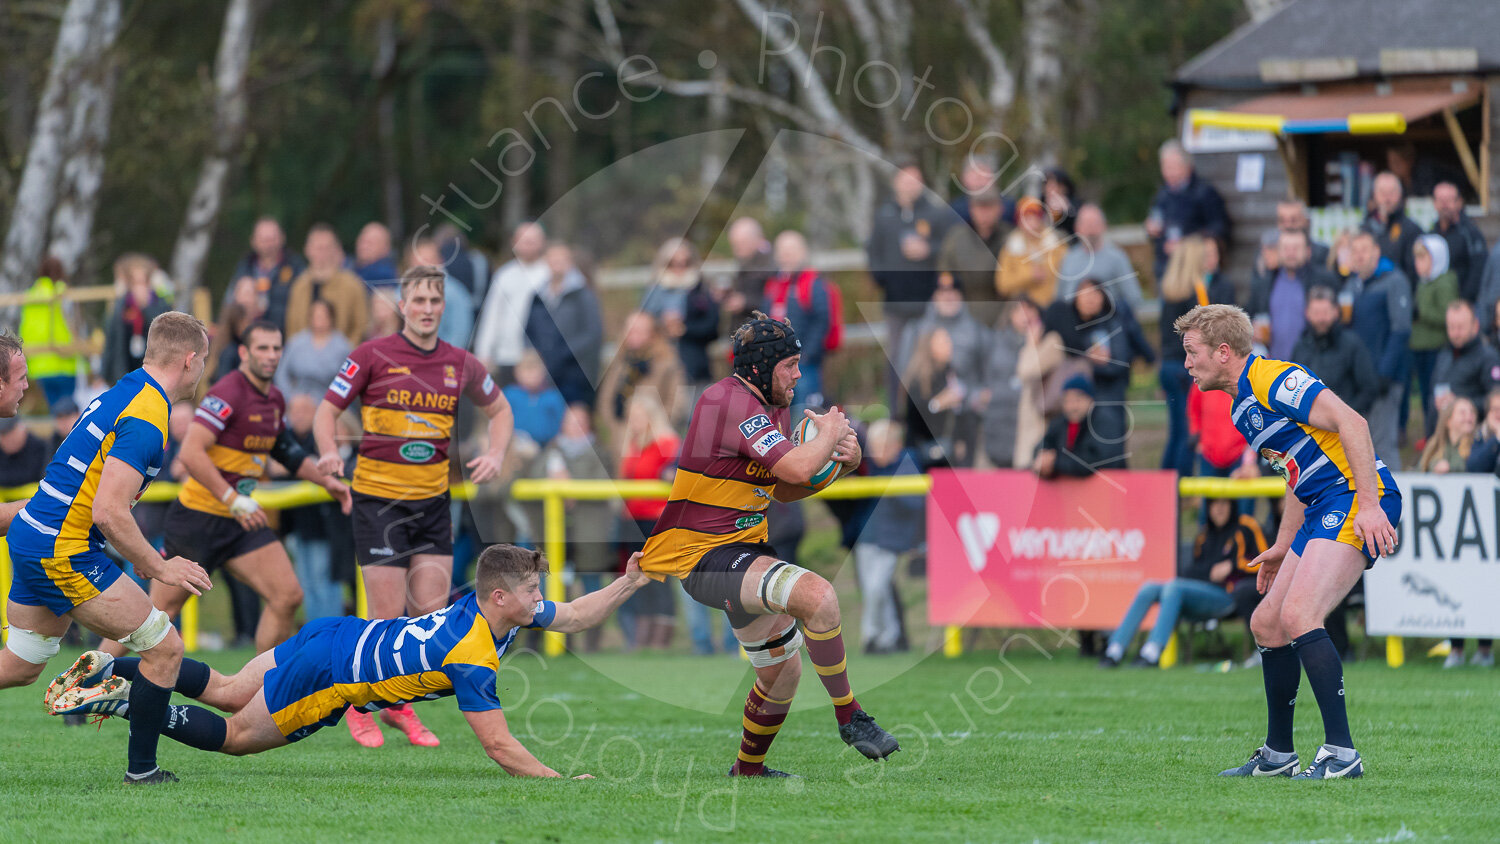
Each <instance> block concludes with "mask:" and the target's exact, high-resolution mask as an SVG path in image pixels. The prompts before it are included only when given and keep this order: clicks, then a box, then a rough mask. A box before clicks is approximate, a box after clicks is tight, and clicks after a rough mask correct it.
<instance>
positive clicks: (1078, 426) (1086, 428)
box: [1031, 375, 1126, 478]
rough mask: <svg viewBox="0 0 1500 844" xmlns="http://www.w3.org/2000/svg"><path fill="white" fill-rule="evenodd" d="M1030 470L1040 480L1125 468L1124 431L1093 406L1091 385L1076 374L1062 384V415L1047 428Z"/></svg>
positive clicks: (1113, 418)
mask: <svg viewBox="0 0 1500 844" xmlns="http://www.w3.org/2000/svg"><path fill="white" fill-rule="evenodd" d="M1031 468H1032V470H1033V471H1035V472H1036V473H1037V474H1038V475H1041V476H1042V477H1043V478H1058V477H1070V478H1086V477H1088V476H1090V475H1092V474H1094V472H1095V471H1097V470H1099V469H1124V468H1126V467H1125V429H1124V427H1123V426H1122V425H1121V424H1120V419H1119V417H1118V416H1117V415H1116V414H1113V413H1102V412H1100V409H1099V408H1098V407H1097V406H1096V405H1095V404H1094V385H1093V384H1092V383H1090V382H1089V379H1088V378H1085V377H1084V376H1082V375H1075V376H1073V377H1072V378H1070V379H1068V382H1067V383H1066V384H1064V385H1063V393H1062V413H1061V414H1060V415H1058V417H1057V418H1056V419H1053V420H1052V422H1051V423H1050V424H1048V425H1047V433H1046V434H1044V435H1043V436H1042V442H1041V444H1040V445H1038V446H1037V452H1036V459H1035V460H1034V461H1033V462H1032V465H1031Z"/></svg>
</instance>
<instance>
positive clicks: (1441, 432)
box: [1417, 396, 1495, 668]
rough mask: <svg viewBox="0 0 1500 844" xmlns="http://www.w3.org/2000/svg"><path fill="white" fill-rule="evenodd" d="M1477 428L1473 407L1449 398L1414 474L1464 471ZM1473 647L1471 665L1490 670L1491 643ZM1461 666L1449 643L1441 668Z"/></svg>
mask: <svg viewBox="0 0 1500 844" xmlns="http://www.w3.org/2000/svg"><path fill="white" fill-rule="evenodd" d="M1486 417H1488V414H1486ZM1478 427H1479V425H1478V413H1477V412H1476V411H1475V409H1474V405H1473V403H1471V402H1470V401H1469V400H1468V398H1466V397H1464V396H1455V397H1454V398H1452V399H1451V400H1450V401H1449V402H1448V403H1447V405H1446V406H1445V407H1444V408H1443V410H1442V412H1440V413H1439V414H1438V419H1437V429H1436V430H1435V431H1434V432H1433V433H1432V436H1430V437H1428V439H1427V448H1426V449H1425V450H1423V452H1422V459H1421V462H1419V463H1418V464H1417V470H1418V471H1421V472H1432V473H1433V474H1437V475H1443V474H1447V473H1449V472H1462V471H1464V470H1465V469H1467V468H1468V462H1469V458H1470V457H1471V456H1473V453H1474V451H1475V445H1474V441H1475V438H1476V430H1477V429H1478ZM1477 646H1478V647H1477V648H1476V653H1475V654H1474V659H1473V664H1474V665H1478V666H1483V667H1486V668H1488V667H1491V666H1493V665H1494V664H1495V655H1494V650H1493V646H1494V640H1493V639H1479V640H1477ZM1463 664H1464V640H1463V639H1461V638H1452V639H1449V640H1448V656H1447V658H1446V659H1444V660H1443V667H1444V668H1458V667H1460V666H1462V665H1463Z"/></svg>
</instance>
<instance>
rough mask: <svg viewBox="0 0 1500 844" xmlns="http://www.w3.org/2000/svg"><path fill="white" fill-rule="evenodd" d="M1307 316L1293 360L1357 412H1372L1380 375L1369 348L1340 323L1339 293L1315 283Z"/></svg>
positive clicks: (1310, 293)
mask: <svg viewBox="0 0 1500 844" xmlns="http://www.w3.org/2000/svg"><path fill="white" fill-rule="evenodd" d="M1305 316H1306V318H1307V328H1305V329H1303V331H1302V337H1301V338H1300V339H1298V340H1297V345H1296V347H1295V348H1293V349H1292V356H1291V358H1290V360H1292V361H1294V362H1296V363H1300V364H1302V365H1303V366H1304V367H1306V368H1307V370H1308V371H1309V372H1311V373H1313V374H1314V375H1316V376H1318V377H1319V378H1320V379H1322V381H1323V383H1324V384H1325V385H1327V386H1328V389H1330V390H1333V392H1334V394H1335V395H1337V396H1339V397H1340V398H1342V399H1343V400H1344V402H1345V403H1347V404H1348V405H1349V406H1350V407H1352V408H1354V412H1356V413H1358V414H1359V415H1361V416H1364V415H1365V414H1367V413H1369V411H1370V405H1371V404H1373V403H1374V402H1375V397H1376V395H1378V394H1379V393H1380V378H1379V377H1378V376H1377V375H1376V374H1375V362H1374V361H1373V360H1371V359H1370V350H1369V349H1366V348H1365V344H1364V343H1361V342H1360V341H1359V338H1358V337H1356V336H1354V335H1353V334H1351V333H1349V332H1347V331H1345V330H1344V328H1343V326H1342V325H1341V324H1340V321H1339V302H1338V294H1337V293H1335V292H1334V290H1333V288H1331V287H1325V286H1322V285H1317V286H1314V287H1313V288H1312V289H1311V290H1309V291H1308V293H1307V309H1306V312H1305Z"/></svg>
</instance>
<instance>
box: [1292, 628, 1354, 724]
mask: <svg viewBox="0 0 1500 844" xmlns="http://www.w3.org/2000/svg"><path fill="white" fill-rule="evenodd" d="M1292 647H1294V648H1296V649H1297V658H1298V659H1300V660H1302V668H1303V670H1304V671H1306V672H1307V683H1308V685H1310V686H1312V688H1313V695H1315V696H1316V697H1317V699H1318V709H1319V710H1321V711H1322V713H1323V734H1324V737H1323V741H1324V742H1325V743H1326V744H1331V745H1333V746H1334V747H1349V748H1352V747H1354V739H1352V738H1350V736H1349V713H1348V711H1347V710H1346V709H1345V708H1344V664H1343V662H1341V661H1340V660H1339V651H1338V648H1335V647H1334V646H1333V640H1332V639H1330V638H1329V637H1328V631H1327V630H1325V629H1323V628H1321V627H1319V628H1318V629H1317V630H1310V631H1308V632H1306V633H1303V634H1302V635H1301V636H1298V637H1297V638H1295V639H1293V640H1292Z"/></svg>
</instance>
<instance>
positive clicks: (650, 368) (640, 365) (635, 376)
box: [599, 311, 800, 442]
mask: <svg viewBox="0 0 1500 844" xmlns="http://www.w3.org/2000/svg"><path fill="white" fill-rule="evenodd" d="M683 386H684V379H683V376H682V361H681V360H679V359H678V357H677V353H676V352H674V351H673V350H672V343H671V341H670V340H668V339H667V338H666V336H665V335H664V334H663V332H662V329H661V323H660V322H658V321H657V318H656V317H655V316H652V315H651V314H649V313H646V312H645V311H636V312H635V313H633V314H631V315H630V316H628V317H626V318H625V334H624V336H622V337H621V338H620V348H619V350H618V351H617V352H615V359H614V360H612V361H610V363H609V366H607V367H605V369H604V377H603V379H602V380H601V381H600V382H599V416H600V418H601V419H603V420H604V422H605V425H606V430H607V431H608V432H609V437H610V441H611V442H619V441H620V436H621V432H622V431H623V430H624V428H625V417H626V411H627V410H628V409H629V407H630V400H631V398H632V397H634V396H635V394H636V393H638V392H649V393H651V394H652V396H653V397H654V398H655V399H656V401H657V402H658V403H660V404H661V406H662V407H663V408H665V409H666V411H667V418H668V419H670V420H671V421H672V422H673V424H674V425H675V424H677V423H679V422H681V421H682V420H683V419H684V418H685V416H686V413H687V411H688V410H690V409H691V408H685V407H683V401H682V400H683V398H684V393H683ZM799 389H800V386H799Z"/></svg>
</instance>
